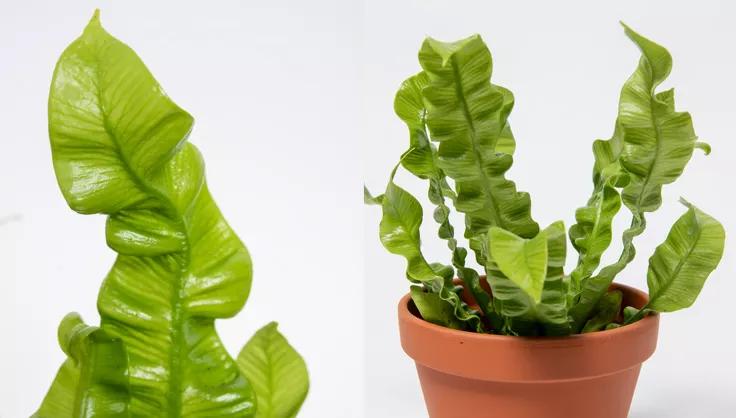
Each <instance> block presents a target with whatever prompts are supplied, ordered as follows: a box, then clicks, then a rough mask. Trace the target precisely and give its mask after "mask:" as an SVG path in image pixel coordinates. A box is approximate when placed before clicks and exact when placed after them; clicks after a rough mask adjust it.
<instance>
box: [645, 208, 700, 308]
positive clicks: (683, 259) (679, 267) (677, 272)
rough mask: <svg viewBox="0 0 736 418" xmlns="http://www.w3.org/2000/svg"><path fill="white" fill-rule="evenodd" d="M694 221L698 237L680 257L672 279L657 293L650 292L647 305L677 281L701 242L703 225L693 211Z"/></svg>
mask: <svg viewBox="0 0 736 418" xmlns="http://www.w3.org/2000/svg"><path fill="white" fill-rule="evenodd" d="M693 222H694V223H695V225H696V226H697V228H698V235H697V238H695V240H694V241H693V243H692V245H691V246H690V247H689V248H688V250H687V254H685V256H684V257H680V260H679V261H678V263H677V266H676V267H675V269H674V270H673V271H672V280H669V281H667V282H665V284H664V285H663V286H662V287H660V288H659V291H658V292H657V293H656V294H650V295H649V296H650V300H649V303H647V306H649V305H651V304H652V302H654V301H656V300H657V298H659V297H660V295H662V294H664V293H665V292H666V291H667V290H669V288H670V287H672V285H673V284H674V282H675V278H676V277H677V276H679V275H680V271H681V270H682V267H683V266H684V265H685V264H686V263H687V262H688V261H689V260H690V257H691V256H692V255H693V252H695V247H697V246H698V243H699V242H700V239H701V237H702V236H703V227H702V225H700V222H698V217H697V214H696V213H695V212H694V211H693Z"/></svg>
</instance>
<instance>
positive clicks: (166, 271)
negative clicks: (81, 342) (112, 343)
mask: <svg viewBox="0 0 736 418" xmlns="http://www.w3.org/2000/svg"><path fill="white" fill-rule="evenodd" d="M192 123H193V119H192V117H191V116H190V115H189V114H188V113H187V112H185V111H184V110H182V109H181V108H180V107H178V106H177V105H176V104H175V103H174V102H173V101H171V99H169V97H168V96H167V95H166V94H165V93H164V92H163V90H162V88H161V87H160V86H159V84H158V83H157V82H156V80H155V79H154V78H153V76H152V75H151V73H150V72H149V71H148V69H147V68H146V67H145V65H144V64H143V63H142V62H141V60H140V58H138V56H137V55H136V54H135V53H134V52H133V51H132V50H131V49H130V48H129V47H127V46H126V45H125V44H123V43H121V42H120V41H118V40H117V39H115V38H113V37H112V36H110V35H109V34H108V33H107V32H106V31H105V30H104V29H103V28H102V26H101V25H100V22H99V17H98V15H97V14H96V15H95V17H94V18H93V19H92V21H91V22H90V23H89V25H88V26H87V28H86V29H85V31H84V33H83V34H82V36H81V37H80V38H79V39H77V40H76V41H74V42H73V43H72V44H71V45H70V46H69V47H68V48H67V49H66V50H65V51H64V53H63V54H62V56H61V58H60V59H59V61H58V63H57V66H56V70H55V72H54V77H53V81H52V86H51V93H50V97H49V134H50V137H51V148H52V154H53V161H54V168H55V171H56V175H57V178H58V182H59V186H60V188H61V190H62V193H63V195H64V197H65V198H66V200H67V202H68V203H69V205H70V206H71V208H72V209H74V210H76V211H78V212H81V213H102V214H107V215H108V221H107V242H108V245H109V246H110V247H111V248H112V249H113V250H115V251H117V252H118V253H119V255H118V258H117V260H116V261H115V265H114V266H113V268H112V270H111V271H110V273H109V274H108V276H107V278H106V279H105V282H104V284H103V286H102V289H101V291H100V295H99V300H98V309H99V311H100V315H101V329H102V330H104V331H105V332H106V333H107V334H109V335H110V336H111V337H114V338H118V339H120V340H122V341H123V342H124V344H125V348H126V350H127V353H128V358H129V360H128V375H129V378H130V388H131V404H130V408H129V409H130V415H131V416H132V417H172V418H173V417H176V418H180V417H212V416H237V417H250V416H253V415H254V413H255V408H256V404H255V394H254V393H253V389H252V388H251V386H250V384H249V383H248V382H247V380H246V379H245V377H244V376H243V374H242V373H241V372H240V369H239V368H238V365H237V363H236V362H235V360H234V359H232V358H231V357H230V356H229V355H228V353H227V351H226V350H225V348H224V347H223V345H222V342H221V341H220V339H219V337H218V336H217V334H216V332H215V328H214V321H215V319H217V318H227V317H231V316H233V315H235V314H236V313H237V312H238V311H239V310H240V309H241V308H242V307H243V304H244V303H245V301H246V299H247V297H248V292H249V289H250V284H251V260H250V256H249V254H248V252H247V250H246V248H245V247H244V246H243V244H242V243H241V242H240V240H239V239H238V237H237V236H236V235H235V234H234V233H233V231H232V230H231V229H230V227H229V226H228V225H227V223H226V222H225V220H224V218H223V217H222V215H221V214H220V212H219V210H218V208H217V206H216V205H215V203H214V201H213V200H212V198H211V196H210V194H209V191H208V190H207V186H206V184H205V180H204V163H203V160H202V157H201V156H200V154H199V152H198V151H197V150H196V148H195V147H194V146H193V145H191V144H188V143H186V139H187V137H188V135H189V132H190V130H191V129H192ZM51 390H52V392H53V391H55V390H56V388H55V387H52V389H51ZM69 401H70V402H72V401H73V400H71V399H70V400H69Z"/></svg>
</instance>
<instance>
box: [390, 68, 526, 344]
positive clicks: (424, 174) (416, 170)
mask: <svg viewBox="0 0 736 418" xmlns="http://www.w3.org/2000/svg"><path fill="white" fill-rule="evenodd" d="M428 83H429V79H428V78H427V75H426V74H425V73H424V72H421V73H419V74H416V75H414V76H412V77H409V78H408V79H407V80H405V81H404V82H403V83H402V85H401V88H399V91H398V92H397V93H396V98H395V100H394V110H395V111H396V114H397V115H398V116H399V118H401V120H403V121H404V123H406V125H407V127H408V128H409V135H410V136H409V138H410V141H409V146H410V148H409V150H408V151H406V152H405V153H404V155H403V157H402V159H401V165H402V166H403V167H404V168H406V169H407V170H408V171H409V172H411V173H412V174H414V175H416V176H417V177H419V178H422V179H427V180H428V181H429V191H428V193H427V195H428V197H429V200H430V202H432V203H433V204H434V205H435V209H434V214H433V215H434V216H433V218H434V220H435V222H437V224H439V229H438V235H439V237H440V238H441V239H443V240H446V241H447V247H448V248H449V249H450V251H452V264H453V266H454V267H455V268H456V269H457V275H458V277H459V278H460V279H461V280H462V281H463V284H464V285H465V287H466V288H468V290H470V291H471V292H472V293H473V296H474V297H475V300H476V301H477V302H478V304H479V306H480V308H481V310H482V311H483V313H484V314H485V315H486V316H487V317H491V316H492V315H493V312H492V309H491V307H490V300H491V296H490V295H489V294H488V293H486V292H485V290H483V288H482V287H481V285H480V275H479V274H478V273H477V272H476V271H475V270H473V269H471V268H468V267H466V266H465V259H466V256H467V250H466V249H465V248H463V247H460V246H458V243H457V240H456V239H455V228H454V227H453V226H452V224H451V223H450V212H451V210H450V207H449V206H447V204H446V203H445V198H446V197H447V198H449V199H450V200H452V201H453V202H455V201H456V200H457V196H456V194H455V192H454V191H453V190H452V188H451V187H450V185H449V184H448V183H447V178H446V176H445V173H444V172H443V171H442V170H441V169H440V168H439V167H438V166H437V150H436V149H435V147H434V145H432V143H431V142H430V141H429V138H428V136H427V130H426V120H425V116H426V113H427V111H426V109H425V107H424V99H423V97H422V91H423V90H424V88H425V87H426V86H427V85H428ZM509 134H510V131H509ZM512 140H513V138H512ZM452 278H453V276H452V275H451V276H450V279H448V280H450V281H449V282H448V283H447V284H446V285H447V286H448V287H453V283H452V282H451V280H452ZM447 295H448V296H450V295H451V294H450V293H449V292H447ZM453 299H454V298H453ZM453 303H459V301H457V302H453ZM477 324H478V329H477V331H478V332H483V328H482V322H481V321H480V320H478V321H477Z"/></svg>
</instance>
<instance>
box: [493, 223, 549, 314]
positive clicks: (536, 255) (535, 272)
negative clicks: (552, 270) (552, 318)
mask: <svg viewBox="0 0 736 418" xmlns="http://www.w3.org/2000/svg"><path fill="white" fill-rule="evenodd" d="M488 244H489V248H490V250H491V257H492V258H493V261H494V262H495V263H496V265H497V266H498V268H499V269H500V270H501V272H502V273H503V274H504V275H505V276H506V277H507V278H508V279H509V280H511V281H512V282H514V283H515V284H516V285H517V286H519V287H520V288H521V289H522V290H523V291H524V292H526V294H527V295H529V296H530V297H531V298H532V300H534V302H535V303H539V302H541V301H542V291H543V290H544V279H545V277H546V274H547V236H546V234H544V233H540V234H538V235H537V236H536V237H534V238H532V239H524V238H521V237H519V236H516V235H514V234H513V233H511V232H508V231H504V230H503V229H501V228H497V227H493V228H491V229H490V231H489V232H488Z"/></svg>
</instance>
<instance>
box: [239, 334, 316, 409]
mask: <svg viewBox="0 0 736 418" xmlns="http://www.w3.org/2000/svg"><path fill="white" fill-rule="evenodd" d="M238 365H239V366H240V369H241V370H242V371H243V373H244V374H245V375H246V377H247V378H248V381H249V382H251V384H252V385H253V389H255V392H256V395H257V396H258V412H257V413H256V418H294V417H296V415H297V413H298V412H299V409H300V408H301V406H302V404H303V403H304V400H305V399H306V397H307V392H309V373H308V372H307V365H306V363H304V359H302V357H301V356H300V355H299V353H297V352H296V350H294V348H293V347H292V346H291V345H290V344H289V342H288V341H287V340H286V338H284V336H283V335H281V333H280V332H279V330H278V324H277V323H276V322H271V323H270V324H268V325H266V326H264V327H263V328H261V329H260V330H258V331H257V332H256V333H255V335H254V336H253V337H252V338H251V339H250V341H248V343H247V344H246V345H245V347H243V350H242V351H241V352H240V355H238Z"/></svg>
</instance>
